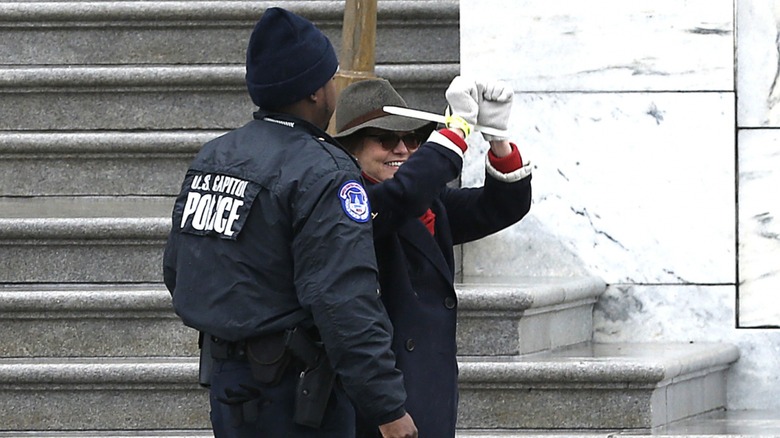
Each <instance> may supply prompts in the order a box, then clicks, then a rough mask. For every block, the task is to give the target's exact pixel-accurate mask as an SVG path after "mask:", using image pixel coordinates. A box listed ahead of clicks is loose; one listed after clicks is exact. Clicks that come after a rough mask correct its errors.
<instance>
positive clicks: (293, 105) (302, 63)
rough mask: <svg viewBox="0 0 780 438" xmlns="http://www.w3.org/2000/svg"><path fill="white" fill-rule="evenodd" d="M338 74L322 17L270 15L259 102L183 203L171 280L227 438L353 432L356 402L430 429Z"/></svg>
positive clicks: (380, 418)
mask: <svg viewBox="0 0 780 438" xmlns="http://www.w3.org/2000/svg"><path fill="white" fill-rule="evenodd" d="M337 69H338V61H337V58H336V55H335V52H334V50H333V47H332V45H331V43H330V41H329V40H328V39H327V38H326V37H325V36H324V35H323V34H322V33H321V32H320V31H319V30H318V29H317V28H316V27H315V26H314V25H313V24H312V23H310V22H309V21H307V20H305V19H304V18H302V17H300V16H298V15H295V14H293V13H291V12H289V11H286V10H284V9H281V8H270V9H268V10H266V11H265V13H264V14H263V16H262V17H261V19H260V21H259V22H258V23H257V24H256V26H255V28H254V31H253V32H252V35H251V37H250V40H249V45H248V48H247V64H246V83H247V88H248V91H249V95H250V96H251V98H252V101H253V102H254V103H255V104H256V105H257V106H258V107H259V110H258V111H257V112H256V113H254V119H253V120H252V121H250V122H249V123H247V124H246V125H244V126H243V127H241V128H238V129H236V130H233V131H231V132H229V133H227V134H225V135H223V136H221V137H219V138H216V139H215V140H213V141H210V142H208V143H206V144H205V145H204V146H203V148H202V150H201V151H200V152H199V153H198V155H197V157H196V158H195V159H194V161H193V162H192V164H191V165H190V168H189V170H188V171H187V173H186V175H185V177H184V182H183V184H182V187H181V192H180V194H179V196H178V198H177V199H176V203H175V205H174V208H173V214H172V229H171V232H170V235H169V238H168V243H167V245H166V248H165V254H164V266H163V271H164V279H165V284H166V286H167V287H168V289H169V290H170V291H171V294H172V296H173V305H174V308H175V311H176V313H177V315H179V316H180V317H181V319H182V320H183V322H184V324H186V325H188V326H190V327H193V328H195V329H197V330H199V331H200V332H201V333H203V334H204V338H205V341H206V342H207V343H208V344H209V345H210V350H211V355H212V357H213V369H212V371H211V375H210V385H211V386H210V403H211V422H212V427H213V430H214V435H215V437H217V438H220V437H288V436H289V437H334V438H335V437H338V438H344V437H352V436H354V433H355V432H354V428H355V412H354V408H353V407H352V403H350V399H351V401H352V402H353V403H354V405H355V406H356V407H357V408H358V409H359V410H360V413H361V415H362V416H365V417H366V418H369V419H370V420H371V421H372V422H374V423H375V424H377V425H378V426H379V428H380V430H381V432H382V434H383V436H385V437H416V436H417V430H416V428H415V426H414V422H413V421H412V419H411V417H410V416H409V414H407V413H406V411H405V409H404V402H405V397H406V394H405V391H404V386H403V380H402V376H401V373H400V371H398V370H397V369H396V368H395V358H394V355H393V353H392V351H391V348H390V345H391V337H392V333H391V330H392V328H391V325H390V323H389V321H388V318H387V315H386V313H385V310H384V308H383V306H382V303H381V300H380V297H379V294H378V292H377V264H376V258H375V254H374V248H373V244H372V235H371V221H370V219H371V212H370V207H369V204H368V198H367V196H366V192H365V190H364V188H363V184H362V180H361V177H360V172H359V170H358V167H357V164H356V162H355V161H354V159H353V158H352V157H351V156H350V155H349V154H348V153H346V152H345V151H344V150H343V149H342V148H341V147H340V146H339V145H338V143H337V142H336V141H335V140H333V139H332V138H331V137H330V136H328V135H327V134H326V133H325V132H324V131H323V129H324V128H325V127H326V126H327V124H328V121H329V120H330V117H331V115H332V114H333V112H334V108H335V103H336V93H335V86H334V80H333V78H334V75H335V73H336V71H337Z"/></svg>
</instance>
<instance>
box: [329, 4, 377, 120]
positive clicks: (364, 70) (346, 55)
mask: <svg viewBox="0 0 780 438" xmlns="http://www.w3.org/2000/svg"><path fill="white" fill-rule="evenodd" d="M376 11H377V0H346V4H345V6H344V24H343V26H342V29H341V53H340V54H339V71H338V73H336V92H337V93H338V94H341V90H343V89H345V88H347V87H348V86H349V85H350V84H352V83H354V82H358V81H362V80H364V79H371V78H375V77H376V75H375V74H374V64H375V62H376V57H375V52H376ZM336 111H338V108H336ZM335 118H336V116H335V114H334V116H333V118H332V119H331V121H330V127H329V128H328V132H329V133H330V134H334V133H335V129H336V128H335V126H334V125H335Z"/></svg>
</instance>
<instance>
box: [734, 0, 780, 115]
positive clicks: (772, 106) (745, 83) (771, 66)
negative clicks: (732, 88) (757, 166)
mask: <svg viewBox="0 0 780 438" xmlns="http://www.w3.org/2000/svg"><path fill="white" fill-rule="evenodd" d="M737 26H738V27H737V57H736V59H737V89H738V91H739V99H738V100H737V102H738V112H737V114H738V123H739V126H740V127H776V126H778V124H780V80H778V79H779V77H780V56H779V55H778V54H779V53H780V32H779V31H778V29H779V28H780V3H777V2H775V1H773V0H750V1H745V0H742V1H739V2H737Z"/></svg>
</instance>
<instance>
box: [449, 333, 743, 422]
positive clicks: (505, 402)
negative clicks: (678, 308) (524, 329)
mask: <svg viewBox="0 0 780 438" xmlns="http://www.w3.org/2000/svg"><path fill="white" fill-rule="evenodd" d="M738 357H739V352H738V350H737V348H736V347H735V346H733V345H728V344H593V345H591V344H585V345H582V346H575V347H571V348H566V349H562V350H556V351H551V352H544V353H538V354H533V355H524V356H514V357H505V358H486V357H471V358H470V357H462V358H460V376H459V381H460V413H459V419H458V425H459V427H461V428H464V429H470V428H483V429H484V428H497V429H568V430H579V429H650V428H655V427H659V426H663V425H668V424H671V423H673V422H675V421H678V420H682V419H685V418H689V417H693V416H696V415H700V414H703V413H706V412H710V411H715V410H718V409H722V408H724V406H725V403H726V372H727V370H728V368H729V366H730V365H731V364H732V363H733V362H735V361H736V360H737V359H738Z"/></svg>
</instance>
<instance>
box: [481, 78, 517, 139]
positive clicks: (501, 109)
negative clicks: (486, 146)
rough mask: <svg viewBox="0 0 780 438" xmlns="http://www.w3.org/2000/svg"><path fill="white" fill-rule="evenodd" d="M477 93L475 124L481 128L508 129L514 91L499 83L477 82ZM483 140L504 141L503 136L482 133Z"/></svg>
mask: <svg viewBox="0 0 780 438" xmlns="http://www.w3.org/2000/svg"><path fill="white" fill-rule="evenodd" d="M476 86H477V92H478V93H479V95H478V99H477V103H478V105H479V107H478V117H477V123H478V124H480V125H481V126H487V127H490V128H495V129H498V130H501V131H506V130H507V128H509V116H510V115H511V113H512V98H513V97H514V94H515V93H514V90H512V87H511V86H509V85H508V84H505V83H503V82H501V81H477V82H476ZM482 136H483V137H485V140H488V141H491V140H506V139H507V137H505V136H495V135H490V134H485V133H482Z"/></svg>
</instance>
